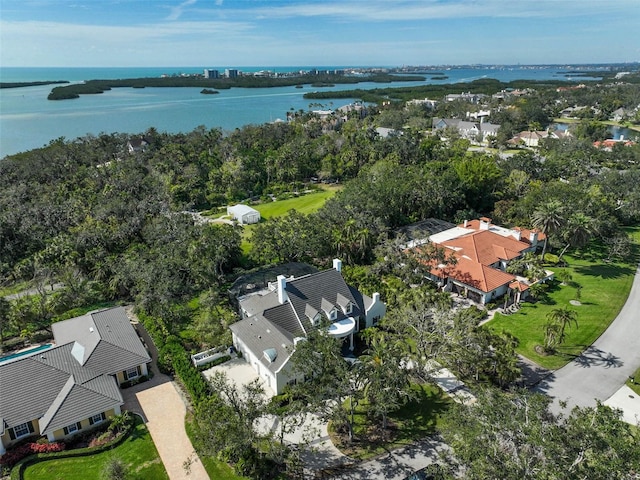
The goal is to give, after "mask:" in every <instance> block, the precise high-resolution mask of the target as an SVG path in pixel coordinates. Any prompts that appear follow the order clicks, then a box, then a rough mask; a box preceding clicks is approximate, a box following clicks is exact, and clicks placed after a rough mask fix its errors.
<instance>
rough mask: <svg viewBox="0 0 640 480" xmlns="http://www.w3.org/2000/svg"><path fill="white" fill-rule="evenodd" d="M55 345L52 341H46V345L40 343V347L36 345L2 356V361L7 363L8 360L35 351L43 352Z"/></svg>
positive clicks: (25, 355)
mask: <svg viewBox="0 0 640 480" xmlns="http://www.w3.org/2000/svg"><path fill="white" fill-rule="evenodd" d="M52 346H53V345H52V344H50V343H45V344H44V345H40V346H38V347H34V348H30V349H29V350H24V351H22V352H18V353H12V354H11V355H7V356H5V357H0V363H5V362H8V361H9V360H15V359H16V358H20V357H28V356H30V355H33V354H34V353H38V352H41V351H43V350H47V349H49V348H51V347H52Z"/></svg>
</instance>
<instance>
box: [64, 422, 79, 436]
mask: <svg viewBox="0 0 640 480" xmlns="http://www.w3.org/2000/svg"><path fill="white" fill-rule="evenodd" d="M64 429H65V434H66V435H69V434H70V433H75V432H77V431H78V430H80V429H79V428H78V424H77V423H72V424H71V425H69V426H68V427H65V428H64Z"/></svg>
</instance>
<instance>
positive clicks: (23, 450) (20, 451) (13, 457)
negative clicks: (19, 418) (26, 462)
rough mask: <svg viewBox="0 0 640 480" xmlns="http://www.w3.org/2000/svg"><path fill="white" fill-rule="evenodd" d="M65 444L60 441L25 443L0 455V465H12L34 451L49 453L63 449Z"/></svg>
mask: <svg viewBox="0 0 640 480" xmlns="http://www.w3.org/2000/svg"><path fill="white" fill-rule="evenodd" d="M64 448H65V444H64V443H62V442H53V443H25V444H24V445H20V446H19V447H16V448H14V449H13V450H9V451H8V452H7V453H5V454H4V455H2V457H0V465H4V466H6V467H13V466H14V465H15V464H16V463H18V462H19V461H20V460H22V459H23V458H24V457H27V456H29V455H32V454H34V453H50V452H61V451H62V450H64Z"/></svg>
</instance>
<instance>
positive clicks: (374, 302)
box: [229, 259, 386, 394]
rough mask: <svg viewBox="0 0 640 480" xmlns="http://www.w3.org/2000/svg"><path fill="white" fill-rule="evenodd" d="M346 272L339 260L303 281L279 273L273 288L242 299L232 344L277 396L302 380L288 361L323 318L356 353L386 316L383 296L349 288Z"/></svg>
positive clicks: (302, 279) (331, 332) (335, 334)
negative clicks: (356, 342) (365, 333)
mask: <svg viewBox="0 0 640 480" xmlns="http://www.w3.org/2000/svg"><path fill="white" fill-rule="evenodd" d="M341 271H342V262H341V261H340V260H338V259H335V260H334V261H333V268H332V269H329V270H324V271H321V272H317V273H312V274H309V275H304V276H301V277H298V278H286V277H285V276H284V275H279V276H278V278H277V280H276V281H275V282H274V283H272V284H270V288H269V289H268V290H266V291H261V292H256V293H253V294H249V295H246V296H244V297H241V298H239V299H238V303H239V304H240V315H241V316H242V320H240V321H239V322H236V323H234V324H233V325H231V326H230V327H229V328H230V329H231V332H232V334H233V344H234V346H235V348H236V349H237V350H238V351H240V352H242V355H243V357H244V359H245V360H246V361H247V362H248V363H249V365H251V366H252V367H253V369H254V370H255V371H256V373H257V374H258V375H259V376H260V377H261V378H262V379H263V380H264V381H265V383H266V384H267V386H268V387H269V388H270V389H271V390H273V391H274V392H275V394H280V393H282V392H283V389H284V387H285V386H286V385H287V383H293V382H296V381H298V380H301V379H298V378H295V376H294V375H292V373H291V372H290V366H289V364H288V363H289V359H290V358H291V354H292V353H293V350H294V348H295V345H296V343H297V342H299V341H300V340H304V339H305V338H306V336H307V332H309V331H310V330H311V329H314V328H317V327H318V325H319V324H320V323H321V320H322V319H323V318H324V320H328V321H330V322H331V325H330V326H329V329H328V333H329V335H331V336H333V337H335V338H340V339H345V342H349V345H350V347H351V349H353V336H354V334H355V333H356V332H358V331H360V330H362V329H364V328H367V327H370V326H372V325H375V324H376V323H377V321H378V320H379V319H380V318H382V317H383V316H384V315H385V312H386V306H385V304H384V303H383V302H382V301H381V300H380V295H379V294H377V293H374V294H373V297H372V298H371V297H368V296H367V295H364V294H363V293H361V292H360V291H358V290H357V289H356V288H354V287H351V286H350V285H347V283H346V282H345V281H344V278H343V277H342V273H341Z"/></svg>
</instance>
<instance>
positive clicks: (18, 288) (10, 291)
mask: <svg viewBox="0 0 640 480" xmlns="http://www.w3.org/2000/svg"><path fill="white" fill-rule="evenodd" d="M28 289H29V282H18V283H14V284H12V285H9V286H6V287H2V288H0V297H6V296H7V295H14V294H16V293H20V292H22V291H24V290H28Z"/></svg>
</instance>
